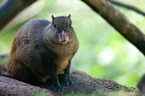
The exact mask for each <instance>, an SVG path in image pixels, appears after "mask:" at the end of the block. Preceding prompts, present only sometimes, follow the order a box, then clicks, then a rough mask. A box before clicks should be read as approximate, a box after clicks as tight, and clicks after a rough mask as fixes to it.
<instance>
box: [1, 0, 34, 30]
mask: <svg viewBox="0 0 145 96" xmlns="http://www.w3.org/2000/svg"><path fill="white" fill-rule="evenodd" d="M35 1H36V0H6V1H4V2H3V3H2V4H1V5H0V30H1V29H2V28H3V27H5V26H6V25H7V24H8V23H9V22H10V21H11V20H12V19H13V18H14V17H15V16H16V15H17V14H18V13H20V12H21V11H22V10H23V9H25V8H26V7H28V6H29V5H30V4H32V3H33V2H35Z"/></svg>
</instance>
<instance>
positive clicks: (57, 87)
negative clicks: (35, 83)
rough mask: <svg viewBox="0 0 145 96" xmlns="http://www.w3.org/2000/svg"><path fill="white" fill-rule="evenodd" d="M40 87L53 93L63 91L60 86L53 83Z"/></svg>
mask: <svg viewBox="0 0 145 96" xmlns="http://www.w3.org/2000/svg"><path fill="white" fill-rule="evenodd" d="M42 86H43V87H44V88H47V89H49V90H53V91H65V90H64V89H63V88H62V87H61V85H60V84H54V83H53V82H47V83H44V84H42Z"/></svg>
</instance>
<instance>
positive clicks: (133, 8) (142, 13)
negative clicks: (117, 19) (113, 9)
mask: <svg viewBox="0 0 145 96" xmlns="http://www.w3.org/2000/svg"><path fill="white" fill-rule="evenodd" d="M108 1H109V2H111V3H112V4H115V5H118V6H121V7H125V8H128V9H130V10H133V11H135V12H137V13H139V14H141V15H143V16H145V12H142V11H141V10H139V9H137V8H136V7H134V6H131V5H127V4H123V3H121V2H118V1H115V0H108Z"/></svg>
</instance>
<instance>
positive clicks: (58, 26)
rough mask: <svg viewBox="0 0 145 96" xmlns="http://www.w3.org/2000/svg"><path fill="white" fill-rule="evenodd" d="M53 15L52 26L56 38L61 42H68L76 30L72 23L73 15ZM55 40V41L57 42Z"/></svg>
mask: <svg viewBox="0 0 145 96" xmlns="http://www.w3.org/2000/svg"><path fill="white" fill-rule="evenodd" d="M51 17H52V26H53V28H54V30H55V31H54V32H55V35H56V36H55V39H57V41H58V42H59V43H60V44H67V43H68V42H69V40H70V39H71V38H73V36H74V33H75V32H74V30H73V28H72V26H71V25H72V23H71V19H70V18H71V15H70V14H69V16H60V17H54V16H53V15H52V16H51ZM57 41H55V42H57Z"/></svg>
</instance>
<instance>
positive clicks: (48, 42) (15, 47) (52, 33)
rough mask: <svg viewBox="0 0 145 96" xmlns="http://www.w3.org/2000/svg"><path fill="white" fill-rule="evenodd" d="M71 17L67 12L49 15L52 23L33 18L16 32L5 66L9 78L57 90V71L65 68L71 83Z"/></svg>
mask: <svg viewBox="0 0 145 96" xmlns="http://www.w3.org/2000/svg"><path fill="white" fill-rule="evenodd" d="M70 18H71V15H70V14H69V16H59V17H54V16H53V15H52V22H49V21H48V20H44V19H32V20H31V21H30V22H28V23H26V24H25V25H24V26H23V27H22V28H21V29H20V30H19V31H18V32H17V33H16V35H15V38H14V40H13V43H12V47H11V53H10V58H9V62H8V66H7V72H8V73H9V74H10V75H11V77H12V78H15V79H17V80H21V81H24V82H26V83H29V84H33V85H42V86H43V87H45V88H50V89H53V90H56V91H60V90H63V88H62V87H61V85H60V83H59V80H58V74H60V73H62V72H63V71H64V79H65V82H66V84H67V85H68V84H71V80H70V79H69V71H70V65H71V60H72V57H73V56H74V54H75V53H76V51H77V49H78V39H77V36H76V34H75V31H74V29H73V27H72V26H71V25H72V22H71V19H70ZM49 79H52V81H53V83H52V84H48V80H49Z"/></svg>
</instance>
